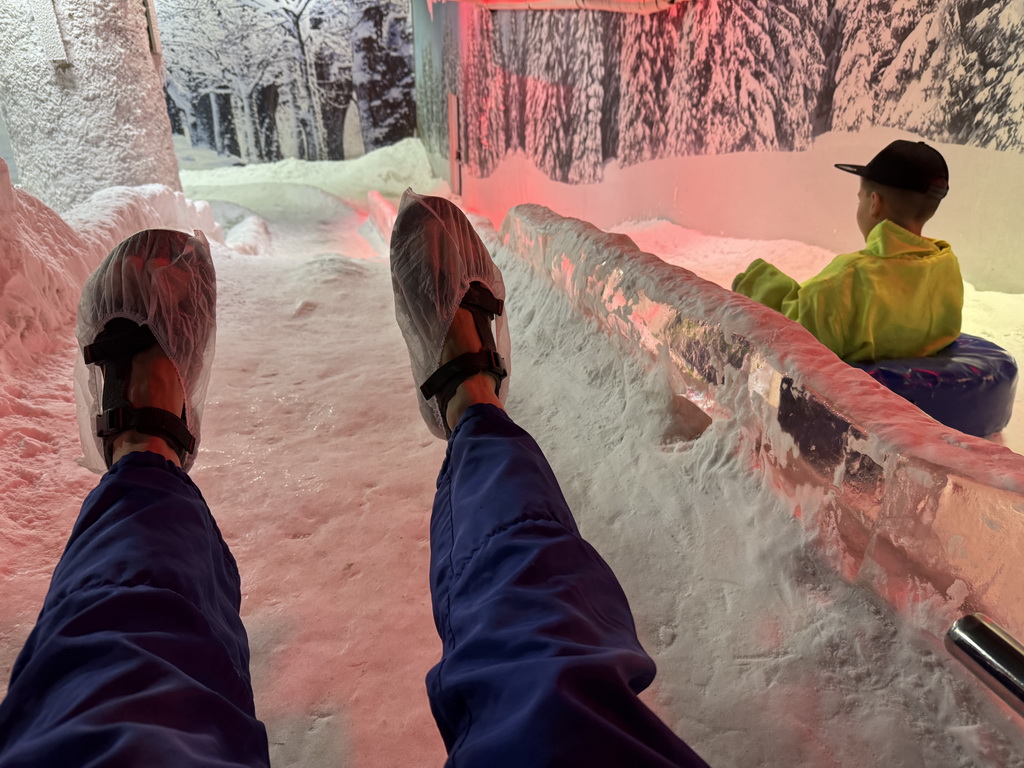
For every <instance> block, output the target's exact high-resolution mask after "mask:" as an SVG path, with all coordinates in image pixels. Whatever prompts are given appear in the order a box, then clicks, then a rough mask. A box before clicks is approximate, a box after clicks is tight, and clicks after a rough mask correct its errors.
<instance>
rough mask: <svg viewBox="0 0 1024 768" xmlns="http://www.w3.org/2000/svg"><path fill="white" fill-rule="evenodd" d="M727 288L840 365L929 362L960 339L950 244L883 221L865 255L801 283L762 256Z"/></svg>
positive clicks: (958, 282)
mask: <svg viewBox="0 0 1024 768" xmlns="http://www.w3.org/2000/svg"><path fill="white" fill-rule="evenodd" d="M732 289H733V290H734V291H737V292H739V293H742V294H743V295H744V296H749V297H750V298H752V299H754V300H755V301H759V302H760V303H762V304H765V305H767V306H769V307H771V308H772V309H774V310H777V311H779V312H781V313H782V314H784V315H785V316H786V317H788V318H789V319H790V320H795V321H796V322H798V323H800V325H802V326H803V327H804V328H806V329H807V330H809V331H810V332H811V333H813V334H814V335H815V336H816V337H817V338H818V340H819V341H820V342H821V343H822V344H824V345H825V346H826V347H828V348H829V349H831V350H832V351H833V352H835V353H836V354H837V355H838V356H839V357H841V358H842V359H843V360H847V361H849V362H860V361H864V360H883V359H891V358H899V357H927V356H928V355H930V354H932V353H934V352H937V351H939V350H940V349H942V348H943V347H945V346H946V345H947V344H950V343H951V342H953V341H954V340H955V339H956V338H957V336H959V335H960V311H961V310H962V309H963V304H964V283H963V278H961V277H960V264H959V262H957V259H956V256H955V255H954V254H953V251H952V249H951V248H950V247H949V243H947V242H945V241H943V240H932V239H931V238H927V237H919V236H918V235H915V234H913V233H912V232H908V231H907V230H905V229H904V228H903V227H901V226H899V225H897V224H893V223H892V222H891V221H883V222H882V223H881V224H879V225H878V226H876V227H875V228H874V229H873V230H871V232H870V233H869V234H868V241H867V244H866V245H865V247H864V250H862V251H858V252H857V253H847V254H844V255H842V256H837V257H836V258H835V259H833V260H832V262H831V263H830V264H829V265H828V266H827V267H825V269H823V270H822V271H821V274H819V275H817V276H816V277H812V278H811V279H810V280H808V281H806V282H805V283H797V281H796V280H794V279H793V278H791V277H787V276H786V275H784V274H783V273H782V272H780V271H779V270H778V269H776V268H775V267H773V266H772V265H771V264H769V263H768V262H766V261H764V260H763V259H757V260H755V261H754V262H753V263H751V265H750V266H749V267H747V270H746V271H745V272H742V273H741V274H739V275H737V276H736V279H735V280H733V283H732Z"/></svg>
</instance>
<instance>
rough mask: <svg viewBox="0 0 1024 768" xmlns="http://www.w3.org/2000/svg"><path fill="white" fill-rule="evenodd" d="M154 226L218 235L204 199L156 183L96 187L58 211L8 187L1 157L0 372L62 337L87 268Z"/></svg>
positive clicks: (33, 358) (68, 330)
mask: <svg viewBox="0 0 1024 768" xmlns="http://www.w3.org/2000/svg"><path fill="white" fill-rule="evenodd" d="M154 227H165V228H170V229H182V230H185V231H189V230H191V229H201V230H203V232H204V233H206V235H207V236H208V237H209V238H210V240H211V241H213V242H212V243H211V245H213V246H214V247H215V248H216V247H217V245H218V241H222V240H223V235H222V233H221V229H220V227H219V225H217V224H216V223H215V222H214V220H213V214H212V212H211V210H210V207H209V206H208V205H207V204H206V203H202V202H200V203H192V202H190V201H188V200H186V199H185V196H184V195H183V194H182V193H181V192H177V191H175V190H173V189H170V188H169V187H165V186H162V185H159V184H149V185H145V186H141V187H110V188H107V189H104V190H101V191H100V192H97V193H96V194H95V195H93V196H92V197H90V198H89V199H88V200H86V201H85V202H84V203H82V204H81V205H79V206H76V207H75V208H72V209H71V210H70V211H68V212H67V213H65V214H64V216H63V217H61V216H60V215H59V214H58V213H57V212H55V211H54V210H53V209H51V208H49V207H47V206H46V205H45V204H44V203H43V202H42V201H40V200H39V199H38V198H36V197H33V196H32V195H30V194H28V193H27V192H25V191H23V190H21V189H18V188H16V187H14V186H13V185H12V184H11V182H10V176H9V173H8V170H7V166H6V164H5V163H4V162H3V161H2V160H0V254H2V256H3V258H2V259H0V302H2V304H3V306H4V307H5V308H7V310H8V311H6V312H5V313H4V315H3V317H2V318H0V372H9V371H11V370H12V368H13V367H15V366H22V365H32V364H35V363H38V359H39V356H40V355H44V354H48V353H50V352H53V351H55V350H56V349H59V348H61V347H62V346H63V345H64V344H66V340H67V339H68V338H70V335H71V334H72V333H73V331H74V323H75V315H76V312H77V309H78V299H79V293H80V291H81V288H82V285H83V284H84V283H85V280H86V278H87V277H88V276H89V273H90V272H92V270H93V269H95V268H96V266H97V265H99V263H100V261H102V259H103V258H104V257H105V256H106V255H107V253H108V252H109V251H110V250H111V249H112V248H113V247H114V246H115V245H116V244H117V243H119V242H120V241H121V240H123V239H124V238H126V237H127V236H128V235H130V234H132V233H134V232H137V231H139V230H140V229H148V228H154Z"/></svg>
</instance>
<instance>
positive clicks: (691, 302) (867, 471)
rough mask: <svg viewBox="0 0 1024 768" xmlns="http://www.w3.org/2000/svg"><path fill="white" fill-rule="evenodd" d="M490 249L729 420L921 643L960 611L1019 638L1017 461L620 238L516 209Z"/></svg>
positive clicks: (752, 455) (1020, 494)
mask: <svg viewBox="0 0 1024 768" xmlns="http://www.w3.org/2000/svg"><path fill="white" fill-rule="evenodd" d="M490 241H491V242H490V245H491V246H492V247H495V248H497V249H499V250H503V251H505V252H507V255H508V256H509V257H514V258H522V259H526V260H527V261H528V262H529V263H530V264H531V265H532V266H533V267H534V268H535V269H536V270H537V271H538V272H540V273H541V274H543V275H545V276H547V277H548V278H550V279H551V280H552V281H553V282H554V283H555V284H556V285H557V286H559V287H560V288H561V289H562V290H564V292H565V295H566V297H567V298H568V300H569V301H570V302H571V304H572V305H573V306H574V307H575V308H576V310H577V311H579V312H580V313H582V314H583V315H584V316H586V317H589V318H591V319H592V320H593V321H594V322H595V323H597V324H598V325H599V326H600V327H602V328H604V329H605V330H606V331H608V332H609V333H611V334H612V335H613V336H618V337H621V339H622V340H623V342H624V345H625V347H626V349H628V350H630V351H632V352H634V353H636V354H639V355H641V356H643V357H646V358H647V359H648V360H649V361H650V363H651V364H652V365H653V364H664V365H668V366H669V367H670V369H671V374H672V376H673V377H674V380H675V383H676V391H677V392H678V393H679V394H680V395H682V396H684V397H685V398H687V399H688V400H689V401H691V402H692V403H696V404H697V405H698V406H699V407H700V408H701V409H703V410H704V411H705V412H706V413H708V414H709V415H710V416H711V417H712V418H730V419H732V420H734V422H735V424H736V428H737V429H740V430H742V433H743V436H744V445H745V446H746V450H747V451H748V452H749V459H750V464H751V468H752V471H756V472H758V473H760V474H762V475H763V477H764V479H765V482H766V485H768V487H772V488H774V489H775V490H776V491H777V492H778V493H780V494H782V495H783V497H784V498H787V499H790V500H791V502H792V505H793V512H794V514H795V515H796V516H797V517H799V518H801V520H802V521H803V523H804V524H805V526H807V527H808V528H809V529H810V530H811V531H812V533H814V534H815V535H816V536H817V538H818V541H819V542H820V545H821V547H822V549H823V550H824V552H825V553H826V555H827V556H828V557H829V558H830V560H831V561H832V562H833V563H834V564H835V566H836V567H837V569H839V570H840V572H841V573H842V574H843V575H844V576H845V577H846V578H848V579H850V580H857V581H862V582H865V583H868V584H870V585H871V586H872V587H873V588H874V589H875V590H877V591H878V593H879V594H881V595H882V596H883V597H884V598H886V599H887V600H888V601H889V602H890V603H892V604H893V605H895V606H897V607H898V608H900V609H903V610H904V611H906V612H911V613H913V614H914V615H915V616H917V618H918V620H919V621H920V623H921V624H922V625H923V627H924V628H925V629H926V630H927V631H929V632H931V633H933V634H934V635H936V636H941V634H942V633H944V631H945V630H946V628H947V627H948V623H949V622H950V621H951V620H952V619H953V618H955V617H956V616H958V615H960V614H961V613H968V612H973V611H982V612H984V613H987V614H988V615H989V616H991V617H992V618H994V619H995V620H996V621H997V622H999V623H1001V624H1002V625H1003V626H1004V627H1005V628H1006V629H1007V630H1009V631H1010V632H1011V633H1013V634H1015V635H1016V636H1018V637H1021V636H1024V572H1022V571H1021V569H1020V568H1019V567H1017V565H1016V564H1017V562H1018V561H1019V556H1020V555H1019V553H1020V552H1021V551H1024V458H1022V457H1021V456H1019V455H1017V454H1014V453H1012V452H1011V451H1009V450H1007V449H1006V448H1003V447H1002V446H998V445H995V444H993V443H989V442H986V441H984V440H979V439H976V438H972V437H969V436H966V435H963V434H961V433H959V432H955V431H953V430H950V429H948V428H946V427H943V426H942V425H940V424H938V423H937V422H934V421H932V420H931V419H930V418H928V417H927V416H925V415H924V414H923V413H921V412H920V411H918V410H917V409H916V408H914V407H913V406H912V405H910V404H909V403H907V402H906V401H904V400H902V399H901V398H899V397H897V396H896V395H893V394H892V393H891V392H889V391H888V390H886V389H884V388H883V387H881V386H880V385H878V384H877V383H876V382H875V381H874V380H873V379H871V378H870V377H869V376H867V375H866V374H864V373H862V372H861V371H859V370H856V369H853V368H851V367H849V366H847V365H846V364H845V363H843V362H842V361H840V360H839V359H838V358H837V357H835V355H833V354H832V353H831V352H829V351H828V350H826V349H825V348H824V347H822V346H821V345H820V344H818V342H817V341H816V340H815V339H814V338H813V337H812V336H811V335H810V334H809V333H808V332H807V331H806V330H804V329H803V328H801V327H800V326H798V325H796V324H795V323H791V322H789V321H787V320H785V319H784V318H782V317H781V316H780V315H778V314H777V313H774V312H772V311H771V310H769V309H767V308H765V307H763V306H760V305H758V304H756V303H754V302H752V301H749V300H747V299H746V298H744V297H742V296H739V295H737V294H733V293H732V292H730V291H726V290H723V289H722V288H719V287H718V286H716V285H714V284H712V283H709V282H707V281H705V280H703V279H701V278H699V277H697V276H696V275H694V274H693V273H691V272H689V271H687V270H685V269H681V268H678V267H674V266H671V265H669V264H666V263H665V262H663V261H661V260H660V259H658V258H657V257H655V256H652V255H651V254H646V253H642V252H640V251H639V249H637V247H636V246H635V245H634V244H633V243H632V241H631V240H630V239H629V238H628V237H626V236H624V235H614V234H606V233H604V232H601V231H600V230H598V229H596V228H595V227H593V226H592V225H590V224H587V223H585V222H582V221H578V220H573V219H565V218H562V217H561V216H558V215H557V214H554V213H552V212H551V211H550V210H548V209H546V208H543V207H540V206H536V205H522V206H518V207H516V208H514V209H513V210H512V211H510V212H509V214H508V215H507V216H506V218H505V220H504V223H503V224H502V227H501V230H500V233H499V234H498V235H496V236H493V235H492V236H491V237H490ZM922 605H926V606H927V609H926V610H923V611H919V610H917V609H918V608H919V607H920V606H922Z"/></svg>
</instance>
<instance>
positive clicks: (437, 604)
mask: <svg viewBox="0 0 1024 768" xmlns="http://www.w3.org/2000/svg"><path fill="white" fill-rule="evenodd" d="M430 550H431V552H430V557H431V560H430V587H431V594H432V597H433V605H434V621H435V623H436V624H437V630H438V633H439V634H440V636H441V640H442V644H443V656H442V659H441V662H440V663H439V664H438V665H437V666H435V667H434V668H433V669H431V670H430V672H429V673H428V675H427V689H428V693H429V696H430V702H431V708H432V710H433V713H434V718H435V719H436V720H437V723H438V727H439V728H440V730H441V735H442V737H443V738H444V742H445V746H446V747H447V749H448V755H449V758H448V765H450V766H455V767H457V768H470V767H471V766H479V767H480V768H484V767H485V766H486V768H502V767H503V766H509V767H510V768H511V767H512V766H516V767H517V768H522V766H531V768H540V767H541V766H560V768H565V766H587V767H588V768H594V767H595V766H627V765H628V766H631V767H637V766H702V765H705V763H704V762H703V761H702V760H701V759H700V758H699V757H698V756H697V755H696V754H695V753H694V752H693V751H692V750H691V749H690V748H689V747H688V746H687V745H686V744H684V743H683V742H682V741H681V740H680V739H679V738H678V737H677V736H675V734H673V733H672V731H671V730H669V728H668V727H667V726H665V725H664V723H662V722H661V721H660V720H659V719H658V717H657V716H655V715H654V713H652V712H651V711H650V710H649V709H648V708H647V707H646V706H645V705H644V704H643V702H641V701H640V700H639V699H638V698H637V694H638V693H639V692H640V691H642V690H644V689H645V688H646V687H647V686H648V685H650V683H651V681H652V680H653V679H654V672H655V668H654V662H653V661H652V660H651V658H650V657H649V656H648V655H647V654H646V653H645V652H644V650H643V648H642V647H641V646H640V643H639V641H638V640H637V637H636V630H635V627H634V624H633V616H632V614H631V613H630V609H629V605H628V603H627V602H626V596H625V595H624V594H623V592H622V589H621V588H620V586H619V583H618V581H617V580H616V578H615V575H614V574H613V573H612V571H611V569H610V568H609V567H608V566H607V564H606V563H605V562H604V560H602V559H601V556H600V555H598V554H597V552H596V551H595V550H594V548H593V547H591V546H590V545H589V544H588V543H587V542H586V541H584V540H583V538H582V537H581V536H580V534H579V531H578V530H577V528H576V523H575V522H574V520H573V517H572V514H571V513H570V511H569V508H568V506H567V505H566V502H565V499H564V498H563V496H562V492H561V490H560V489H559V487H558V482H557V481H556V480H555V477H554V475H553V474H552V472H551V468H550V467H549V466H548V463H547V461H546V460H545V458H544V455H543V453H541V450H540V448H539V447H538V446H537V444H536V443H535V442H534V441H533V439H532V438H531V437H530V436H529V435H528V434H527V433H526V432H525V431H523V430H522V429H520V428H519V427H517V426H516V425H515V424H514V423H513V422H512V420H511V419H509V418H508V416H507V415H505V413H504V412H503V411H501V409H499V408H496V407H494V406H490V405H476V406H472V407H470V408H469V409H467V411H466V413H465V414H464V416H463V418H462V419H461V421H460V422H459V424H458V426H457V428H456V429H455V432H454V433H453V434H452V437H451V439H450V441H449V443H448V452H447V455H446V457H445V462H444V466H443V467H442V469H441V475H440V477H439V479H438V487H437V496H436V498H435V501H434V511H433V517H432V519H431V525H430Z"/></svg>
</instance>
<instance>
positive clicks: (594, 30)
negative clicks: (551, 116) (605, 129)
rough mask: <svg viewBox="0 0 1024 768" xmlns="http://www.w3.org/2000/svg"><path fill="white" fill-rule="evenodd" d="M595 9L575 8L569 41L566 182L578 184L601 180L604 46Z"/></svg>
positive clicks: (602, 160) (602, 163)
mask: <svg viewBox="0 0 1024 768" xmlns="http://www.w3.org/2000/svg"><path fill="white" fill-rule="evenodd" d="M599 16H600V14H599V13H598V12H597V11H578V12H576V13H575V14H574V16H573V22H574V26H575V27H576V29H575V30H574V32H573V34H572V37H571V38H570V40H568V41H567V42H568V43H570V48H571V49H572V50H571V55H570V66H571V68H572V70H571V71H572V80H571V90H570V104H569V112H570V117H571V123H570V128H569V136H570V139H571V151H572V157H571V159H570V165H569V168H568V176H567V179H566V180H567V181H569V182H571V183H574V184H579V183H587V182H593V181H598V180H600V178H601V176H602V174H603V168H604V157H603V152H602V142H601V109H602V107H603V105H604V83H603V75H604V46H603V45H602V43H603V39H602V31H603V29H602V26H601V23H600V19H599Z"/></svg>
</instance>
